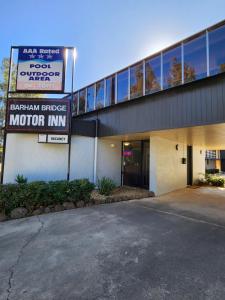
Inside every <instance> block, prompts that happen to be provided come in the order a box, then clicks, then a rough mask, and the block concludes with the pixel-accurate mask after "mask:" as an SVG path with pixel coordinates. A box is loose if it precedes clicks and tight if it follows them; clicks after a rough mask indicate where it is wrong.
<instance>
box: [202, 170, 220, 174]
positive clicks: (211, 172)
mask: <svg viewBox="0 0 225 300" xmlns="http://www.w3.org/2000/svg"><path fill="white" fill-rule="evenodd" d="M205 172H206V174H218V173H219V172H220V170H219V169H207V170H206V171H205Z"/></svg>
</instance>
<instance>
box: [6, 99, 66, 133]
mask: <svg viewBox="0 0 225 300" xmlns="http://www.w3.org/2000/svg"><path fill="white" fill-rule="evenodd" d="M69 122H70V102H69V100H68V99H63V100H61V99H59V100H58V99H57V100H56V99H24V100H21V99H20V100H18V99H8V109H7V120H6V130H7V132H35V133H65V134H67V133H68V132H69Z"/></svg>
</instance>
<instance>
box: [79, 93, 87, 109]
mask: <svg viewBox="0 0 225 300" xmlns="http://www.w3.org/2000/svg"><path fill="white" fill-rule="evenodd" d="M85 102H86V89H83V90H81V91H80V92H79V114H83V113H85Z"/></svg>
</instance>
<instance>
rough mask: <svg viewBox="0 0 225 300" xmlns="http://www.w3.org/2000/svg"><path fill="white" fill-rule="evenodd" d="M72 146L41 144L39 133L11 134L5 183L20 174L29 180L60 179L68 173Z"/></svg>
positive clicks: (8, 144)
mask: <svg viewBox="0 0 225 300" xmlns="http://www.w3.org/2000/svg"><path fill="white" fill-rule="evenodd" d="M67 160H68V145H56V144H40V143H38V134H22V133H20V134H15V133H9V134H7V141H6V155H5V167H4V168H5V169H4V183H7V182H14V180H15V177H16V175H17V174H22V175H24V176H25V177H27V178H28V180H29V181H34V180H60V179H66V176H67Z"/></svg>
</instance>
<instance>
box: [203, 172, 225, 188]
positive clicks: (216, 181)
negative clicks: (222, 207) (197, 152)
mask: <svg viewBox="0 0 225 300" xmlns="http://www.w3.org/2000/svg"><path fill="white" fill-rule="evenodd" d="M206 178H207V182H208V183H209V184H211V185H213V186H220V187H223V186H224V184H225V178H223V177H219V176H215V175H207V177H206Z"/></svg>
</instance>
